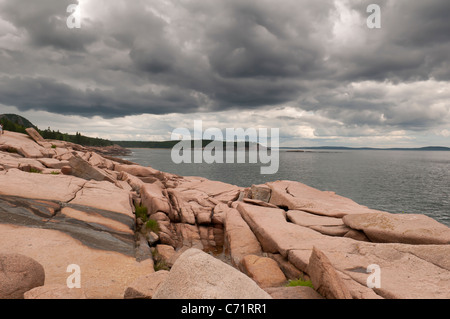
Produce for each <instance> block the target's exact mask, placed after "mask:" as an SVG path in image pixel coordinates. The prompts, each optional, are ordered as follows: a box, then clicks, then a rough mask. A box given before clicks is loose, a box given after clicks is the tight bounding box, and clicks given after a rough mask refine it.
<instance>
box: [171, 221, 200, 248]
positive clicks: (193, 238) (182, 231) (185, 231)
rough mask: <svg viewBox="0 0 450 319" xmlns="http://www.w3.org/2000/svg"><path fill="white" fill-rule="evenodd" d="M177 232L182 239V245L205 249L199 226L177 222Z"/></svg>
mask: <svg viewBox="0 0 450 319" xmlns="http://www.w3.org/2000/svg"><path fill="white" fill-rule="evenodd" d="M175 229H176V234H177V237H178V239H179V240H180V241H181V246H187V247H195V248H198V249H203V248H204V246H203V244H202V240H201V237H200V233H199V229H198V226H196V225H189V224H181V223H178V224H175Z"/></svg>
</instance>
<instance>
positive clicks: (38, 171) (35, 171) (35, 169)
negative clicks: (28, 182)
mask: <svg viewBox="0 0 450 319" xmlns="http://www.w3.org/2000/svg"><path fill="white" fill-rule="evenodd" d="M30 173H37V174H40V173H41V171H40V170H38V169H37V168H34V167H31V168H30Z"/></svg>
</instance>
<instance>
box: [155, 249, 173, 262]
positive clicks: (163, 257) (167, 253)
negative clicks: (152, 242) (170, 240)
mask: <svg viewBox="0 0 450 319" xmlns="http://www.w3.org/2000/svg"><path fill="white" fill-rule="evenodd" d="M156 251H157V253H158V258H157V259H158V260H160V261H164V262H165V263H166V264H168V263H169V261H170V260H171V258H172V257H173V256H174V255H175V249H174V248H173V247H172V246H169V245H156Z"/></svg>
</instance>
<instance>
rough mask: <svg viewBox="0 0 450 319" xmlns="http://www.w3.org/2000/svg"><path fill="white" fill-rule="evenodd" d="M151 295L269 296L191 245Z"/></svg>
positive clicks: (163, 296)
mask: <svg viewBox="0 0 450 319" xmlns="http://www.w3.org/2000/svg"><path fill="white" fill-rule="evenodd" d="M153 299H233V300H234V299H271V297H270V295H269V294H268V293H266V292H265V291H264V290H262V289H261V288H259V287H258V285H257V284H256V283H255V282H254V281H253V280H252V279H250V278H249V277H247V276H246V275H244V274H243V273H241V272H240V271H239V270H237V269H235V268H233V267H232V266H229V265H227V264H225V263H223V262H221V261H220V260H218V259H216V258H214V257H212V256H210V255H208V254H206V253H204V252H202V251H201V250H198V249H195V248H191V249H189V250H187V251H185V252H184V253H183V254H182V255H181V256H180V257H179V258H178V259H177V261H176V262H175V264H174V265H173V267H172V269H171V270H170V273H169V276H168V278H167V279H166V280H165V281H164V283H163V284H162V285H160V286H159V288H158V289H157V291H156V293H155V294H154V295H153Z"/></svg>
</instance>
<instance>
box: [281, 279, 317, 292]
mask: <svg viewBox="0 0 450 319" xmlns="http://www.w3.org/2000/svg"><path fill="white" fill-rule="evenodd" d="M286 286H287V287H295V286H306V287H311V288H312V289H314V286H313V284H312V282H311V280H304V279H303V278H299V279H297V280H289V282H288V284H287V285H286Z"/></svg>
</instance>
